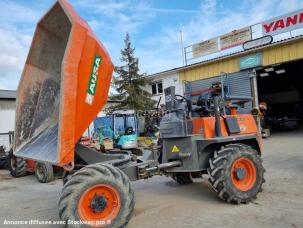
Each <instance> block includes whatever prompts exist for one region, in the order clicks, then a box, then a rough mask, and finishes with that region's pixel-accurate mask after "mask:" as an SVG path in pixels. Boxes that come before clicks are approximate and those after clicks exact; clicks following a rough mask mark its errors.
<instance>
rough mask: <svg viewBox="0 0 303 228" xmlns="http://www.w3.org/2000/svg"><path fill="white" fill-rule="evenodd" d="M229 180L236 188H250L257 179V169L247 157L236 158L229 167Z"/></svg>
mask: <svg viewBox="0 0 303 228" xmlns="http://www.w3.org/2000/svg"><path fill="white" fill-rule="evenodd" d="M231 180H232V182H233V184H234V186H235V187H236V188H237V189H238V190H240V191H248V190H250V189H251V188H252V187H253V186H254V185H255V183H256V180H257V171H256V167H255V165H254V163H253V162H252V161H251V160H250V159H249V158H239V159H237V160H236V161H235V162H234V163H233V165H232V168H231Z"/></svg>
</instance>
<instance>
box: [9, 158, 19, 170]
mask: <svg viewBox="0 0 303 228" xmlns="http://www.w3.org/2000/svg"><path fill="white" fill-rule="evenodd" d="M10 163H11V168H12V169H13V170H15V169H16V163H17V158H16V157H14V156H12V157H11V160H10Z"/></svg>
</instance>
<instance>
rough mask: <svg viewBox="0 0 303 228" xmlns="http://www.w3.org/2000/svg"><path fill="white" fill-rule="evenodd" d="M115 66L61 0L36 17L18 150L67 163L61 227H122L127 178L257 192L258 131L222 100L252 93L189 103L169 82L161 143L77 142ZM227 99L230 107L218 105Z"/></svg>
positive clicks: (237, 194)
mask: <svg viewBox="0 0 303 228" xmlns="http://www.w3.org/2000/svg"><path fill="white" fill-rule="evenodd" d="M113 69H114V66H113V64H112V62H111V60H110V56H109V54H108V53H107V51H106V50H105V48H104V46H103V45H102V44H101V43H100V42H99V41H98V39H97V37H96V36H95V35H94V33H93V31H92V30H91V29H90V27H89V26H88V24H87V23H86V22H85V21H84V20H83V19H82V18H81V17H80V16H78V14H77V13H76V12H75V10H74V9H73V7H72V6H71V5H70V4H69V3H68V2H67V1H65V0H58V1H57V2H56V3H55V4H54V5H53V6H52V7H51V9H50V10H49V11H48V12H47V13H46V15H45V16H44V17H43V18H42V19H41V20H40V21H39V23H38V25H37V29H36V32H35V35H34V38H33V42H32V45H31V48H30V51H29V55H28V58H27V61H26V64H25V67H24V71H23V74H22V77H21V80H20V83H19V88H18V93H17V110H16V125H15V126H16V127H15V143H14V154H15V156H17V157H21V158H24V159H33V160H36V161H39V162H49V163H51V164H53V165H56V166H60V167H62V168H63V169H64V170H65V174H64V177H65V178H64V180H65V181H64V185H63V189H62V193H61V197H60V199H59V217H60V219H61V220H62V221H63V222H64V223H65V224H66V226H67V227H83V226H86V227H125V226H126V225H127V223H128V222H129V220H130V219H131V217H132V215H133V212H134V207H135V198H134V189H133V187H132V184H131V181H136V180H141V179H148V178H151V177H153V176H155V175H165V176H168V177H171V178H173V179H174V180H175V181H176V182H178V183H179V184H190V183H192V182H193V181H194V180H195V179H196V178H200V177H201V176H202V175H207V176H208V179H209V182H210V184H211V186H212V188H213V189H214V192H215V193H216V194H217V195H218V197H219V198H220V199H222V200H223V201H226V202H228V203H236V204H240V203H248V202H251V201H252V200H254V199H255V198H256V197H257V195H258V193H259V192H260V191H261V189H262V184H263V183H264V172H265V170H264V168H263V165H262V159H261V155H262V138H261V135H260V134H259V133H258V129H257V126H256V123H255V120H254V117H253V116H252V115H250V114H238V113H237V108H236V107H237V106H236V105H229V106H228V105H227V103H228V104H233V103H241V102H242V103H243V102H244V103H245V102H248V101H249V99H248V98H241V97H226V96H224V97H222V96H213V97H209V98H207V100H203V99H202V100H201V101H200V102H197V106H198V107H193V106H192V104H191V102H189V101H188V100H187V99H186V98H185V97H183V96H182V95H177V94H175V88H174V87H169V88H166V89H165V90H164V93H165V104H166V111H165V114H164V116H163V117H162V119H161V122H160V126H159V129H160V140H159V141H160V143H159V144H156V143H154V144H153V145H152V147H151V148H150V149H145V150H144V152H143V155H142V156H135V155H133V154H132V153H131V152H130V151H128V150H124V149H122V148H121V149H119V150H116V151H115V152H111V153H102V152H100V151H97V150H94V149H92V148H88V147H86V146H84V145H82V144H80V143H78V141H79V139H80V137H81V135H82V134H83V132H84V131H85V129H87V126H88V125H89V124H90V123H91V121H92V120H93V119H94V118H95V116H96V115H97V113H98V112H99V111H100V109H101V108H102V107H103V106H104V105H105V103H106V101H107V96H108V92H109V87H110V81H111V77H112V73H113ZM227 106H228V107H229V108H230V109H232V111H231V112H230V113H231V114H230V115H224V114H223V111H222V110H223V109H224V108H228V107H227ZM201 110H202V111H201ZM194 113H198V115H193V114H194ZM193 116H195V117H193ZM25 197H26V195H25Z"/></svg>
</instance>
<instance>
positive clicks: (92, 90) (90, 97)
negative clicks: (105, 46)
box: [85, 55, 102, 105]
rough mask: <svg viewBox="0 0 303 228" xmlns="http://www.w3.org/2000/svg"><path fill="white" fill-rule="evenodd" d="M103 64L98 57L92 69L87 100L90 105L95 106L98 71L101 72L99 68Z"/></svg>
mask: <svg viewBox="0 0 303 228" xmlns="http://www.w3.org/2000/svg"><path fill="white" fill-rule="evenodd" d="M101 62H102V58H101V57H100V56H98V55H96V56H95V60H94V64H93V67H92V73H91V75H90V78H89V83H88V88H87V94H86V98H85V102H86V103H87V104H89V105H92V104H93V101H94V96H95V94H96V88H97V81H98V71H99V66H100V64H101Z"/></svg>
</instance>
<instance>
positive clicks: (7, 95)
mask: <svg viewBox="0 0 303 228" xmlns="http://www.w3.org/2000/svg"><path fill="white" fill-rule="evenodd" d="M0 99H13V100H15V99H16V91H15V90H0Z"/></svg>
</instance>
